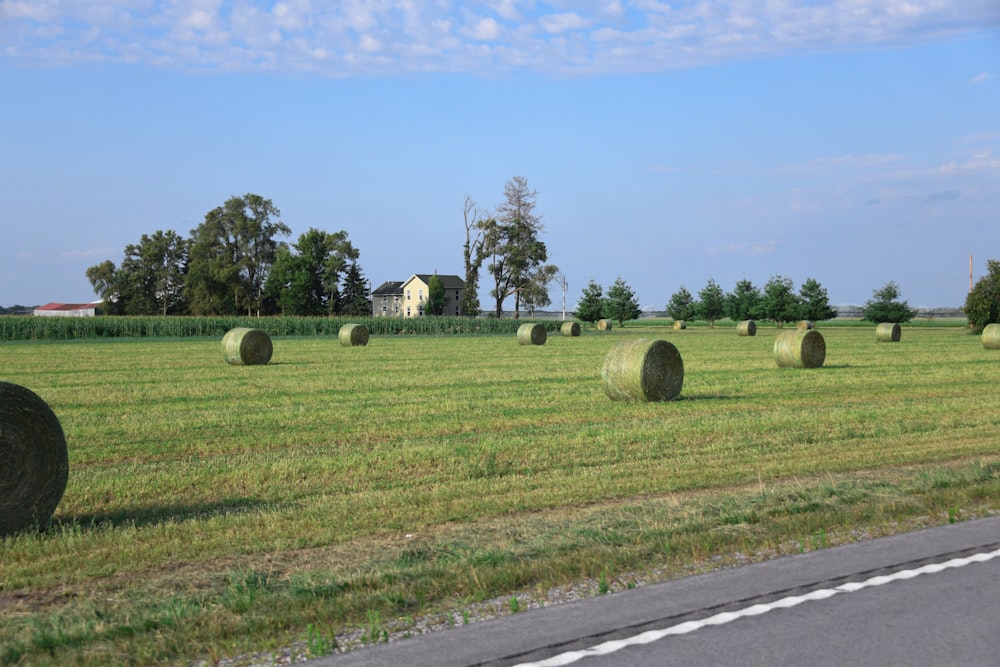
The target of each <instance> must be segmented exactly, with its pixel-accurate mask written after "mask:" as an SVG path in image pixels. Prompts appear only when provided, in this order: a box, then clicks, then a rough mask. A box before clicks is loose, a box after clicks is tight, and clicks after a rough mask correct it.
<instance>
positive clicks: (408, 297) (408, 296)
mask: <svg viewBox="0 0 1000 667" xmlns="http://www.w3.org/2000/svg"><path fill="white" fill-rule="evenodd" d="M406 300H407V301H409V300H410V290H406Z"/></svg>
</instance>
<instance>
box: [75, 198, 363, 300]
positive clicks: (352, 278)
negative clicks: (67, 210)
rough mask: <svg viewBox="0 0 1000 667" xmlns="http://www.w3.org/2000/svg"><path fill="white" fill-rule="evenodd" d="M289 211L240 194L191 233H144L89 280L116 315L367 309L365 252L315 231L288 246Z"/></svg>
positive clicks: (342, 236)
mask: <svg viewBox="0 0 1000 667" xmlns="http://www.w3.org/2000/svg"><path fill="white" fill-rule="evenodd" d="M280 218H281V212H280V211H279V210H278V208H277V207H276V206H275V205H274V204H273V203H272V202H271V200H270V199H265V198H264V197H261V196H260V195H256V194H251V193H248V194H245V195H243V196H233V197H230V198H229V199H227V200H226V201H225V203H224V204H223V205H222V206H219V207H216V208H214V209H212V210H211V211H209V212H208V213H207V214H206V215H205V220H204V222H202V223H201V224H200V225H198V226H197V227H196V228H195V229H193V230H191V233H190V235H189V236H187V237H182V236H181V235H180V234H178V233H177V232H176V231H174V230H166V231H163V230H158V231H156V232H154V233H153V234H143V235H142V238H140V240H139V242H138V243H134V244H129V245H127V246H126V247H125V257H124V259H123V260H122V262H121V265H119V266H116V265H115V264H114V262H112V261H110V260H105V261H104V262H101V263H100V264H97V265H95V266H92V267H90V268H89V269H87V272H86V273H87V279H88V280H90V284H91V285H92V286H93V287H94V291H95V292H96V293H97V295H98V296H99V297H100V298H101V299H102V300H103V301H104V307H105V310H106V312H107V313H108V314H109V315H240V314H244V315H258V316H259V315H272V314H277V313H283V314H288V315H334V314H338V315H339V314H343V315H365V314H370V313H371V303H370V302H369V300H368V286H367V281H366V280H365V278H364V275H363V274H362V271H361V267H360V266H359V264H358V256H359V253H358V251H357V249H355V248H354V247H353V245H351V242H350V241H349V240H348V237H347V232H344V231H339V232H332V233H331V232H325V231H321V230H318V229H309V231H307V232H305V233H304V234H302V235H301V236H300V237H299V239H298V241H297V242H295V243H293V244H291V245H289V244H287V243H285V242H283V241H280V240H279V237H281V236H289V235H290V234H291V229H289V227H288V225H286V224H285V223H284V222H282V221H281V220H280Z"/></svg>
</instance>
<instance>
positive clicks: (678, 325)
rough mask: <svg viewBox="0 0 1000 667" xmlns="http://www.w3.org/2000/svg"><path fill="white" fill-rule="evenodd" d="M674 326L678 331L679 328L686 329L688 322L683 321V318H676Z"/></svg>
mask: <svg viewBox="0 0 1000 667" xmlns="http://www.w3.org/2000/svg"><path fill="white" fill-rule="evenodd" d="M674 328H675V329H677V330H678V331H680V330H681V329H687V328H688V323H687V322H685V321H684V320H676V321H675V322H674Z"/></svg>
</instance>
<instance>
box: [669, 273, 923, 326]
mask: <svg viewBox="0 0 1000 667" xmlns="http://www.w3.org/2000/svg"><path fill="white" fill-rule="evenodd" d="M900 294H901V292H900V288H899V286H898V285H897V284H896V283H895V282H891V281H890V282H889V283H886V284H885V285H884V286H883V287H881V288H879V289H877V290H874V292H873V295H872V298H871V299H869V300H868V301H867V302H866V303H865V305H864V306H863V307H862V308H861V313H862V319H864V320H868V321H871V322H893V323H897V324H900V323H904V322H909V321H910V320H912V319H913V317H914V316H915V315H916V314H917V311H916V310H915V309H913V308H910V306H909V304H907V302H906V301H902V300H900V298H899V297H900ZM698 297H699V298H697V299H695V298H694V297H693V296H692V295H691V293H690V292H688V290H687V289H685V288H684V287H683V286H681V288H680V289H679V290H677V292H675V293H674V294H673V295H672V296H671V297H670V301H669V302H668V303H667V308H666V311H667V314H668V315H669V316H670V317H672V318H674V319H677V320H705V321H707V322H709V324H714V323H715V321H716V320H719V319H722V318H723V317H725V318H728V319H730V320H733V321H743V320H763V321H767V322H773V323H775V324H777V325H779V326H780V325H783V324H787V323H789V322H796V321H799V320H808V321H810V322H822V321H825V320H829V319H833V318H834V317H836V316H837V310H836V309H835V308H833V307H832V306H831V305H830V300H829V297H828V295H827V291H826V288H825V287H823V285H822V284H820V282H819V281H818V280H816V279H815V278H806V280H805V281H804V282H803V283H802V285H801V287H800V288H799V290H798V292H796V291H795V283H794V282H793V281H792V279H791V278H788V277H785V276H781V275H776V276H772V277H771V278H770V279H769V280H768V281H767V283H765V284H764V287H763V288H762V289H759V288H757V287H756V286H755V285H754V284H753V282H751V281H750V280H747V279H745V278H744V279H743V280H740V281H738V282H737V283H736V286H735V288H734V289H733V291H731V292H723V290H722V288H721V287H720V286H719V285H718V283H716V282H715V280H713V279H711V278H710V279H709V280H708V283H707V284H706V285H705V287H703V288H702V289H701V291H700V292H698Z"/></svg>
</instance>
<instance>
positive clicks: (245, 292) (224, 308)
mask: <svg viewBox="0 0 1000 667" xmlns="http://www.w3.org/2000/svg"><path fill="white" fill-rule="evenodd" d="M280 216H281V213H280V211H278V209H277V208H276V207H275V206H274V204H273V203H272V202H271V200H270V199H265V198H263V197H261V196H260V195H255V194H250V193H248V194H246V195H243V196H242V197H230V198H229V199H227V200H226V202H225V203H224V204H223V205H222V206H220V207H218V208H215V209H212V210H211V211H209V212H208V213H207V214H206V215H205V221H204V222H202V223H201V224H200V225H199V226H198V227H197V228H195V229H194V230H192V232H191V236H192V242H191V250H190V259H189V270H188V280H187V285H186V288H187V297H188V300H189V302H190V303H191V307H192V309H193V310H194V311H195V312H198V313H218V314H222V313H227V314H228V313H237V312H241V311H243V312H246V313H247V314H248V315H250V314H253V313H254V312H257V313H258V314H260V310H261V306H262V304H263V301H264V284H265V282H266V281H267V275H268V272H269V271H270V269H271V266H272V265H273V264H274V262H275V260H276V258H277V251H278V248H279V247H280V243H279V241H278V240H277V239H276V236H279V235H281V236H287V235H288V234H290V233H291V230H290V229H289V228H288V226H287V225H286V224H285V223H283V222H281V221H280V220H277V218H279V217H280Z"/></svg>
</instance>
